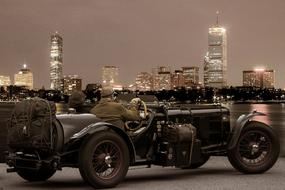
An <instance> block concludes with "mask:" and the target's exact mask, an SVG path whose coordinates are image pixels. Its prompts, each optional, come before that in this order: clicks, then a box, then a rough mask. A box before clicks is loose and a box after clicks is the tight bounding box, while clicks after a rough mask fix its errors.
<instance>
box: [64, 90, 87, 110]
mask: <svg viewBox="0 0 285 190" xmlns="http://www.w3.org/2000/svg"><path fill="white" fill-rule="evenodd" d="M84 101H85V94H84V93H83V92H82V91H73V92H72V93H71V95H70V96H69V100H68V104H69V107H71V108H76V107H78V106H82V105H83V104H84Z"/></svg>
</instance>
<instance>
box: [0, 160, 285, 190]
mask: <svg viewBox="0 0 285 190" xmlns="http://www.w3.org/2000/svg"><path fill="white" fill-rule="evenodd" d="M6 168H7V167H6V165H5V164H0V190H27V189H29V190H37V189H42V190H43V189H44V190H49V189H57V190H64V189H70V190H77V189H78V190H79V189H84V190H89V189H90V190H92V189H93V188H91V187H89V186H88V185H87V184H86V183H85V182H84V181H83V180H82V179H81V176H80V174H79V171H78V169H75V168H64V169H63V170H62V171H58V172H57V173H56V174H55V175H54V176H53V177H52V178H50V179H49V180H48V181H46V182H36V183H30V182H26V181H24V180H23V179H21V178H20V177H19V176H18V175H17V174H16V173H6ZM115 189H123V190H128V189H136V190H140V189H142V190H144V189H148V190H149V189H151V190H168V189H169V190H170V189H171V190H180V189H185V190H186V189H187V190H191V189H193V190H196V189H197V190H235V189H237V190H238V189H239V190H240V189H242V190H255V189H258V190H271V189H272V190H283V189H285V158H279V160H278V161H277V163H276V164H275V165H274V166H273V168H272V169H271V170H269V171H267V172H266V173H264V174H257V175H245V174H241V173H239V172H238V171H236V170H235V169H233V168H232V166H231V165H230V163H229V162H228V160H227V158H225V157H211V158H210V160H209V161H208V162H207V163H206V164H205V165H204V166H202V167H201V168H199V169H195V170H182V169H179V168H174V167H166V168H162V167H158V166H154V167H152V168H131V169H130V170H129V172H128V174H127V176H126V179H125V180H124V181H123V182H122V183H121V184H119V185H118V186H117V187H116V188H115Z"/></svg>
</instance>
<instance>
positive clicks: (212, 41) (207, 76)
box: [204, 12, 227, 88]
mask: <svg viewBox="0 0 285 190" xmlns="http://www.w3.org/2000/svg"><path fill="white" fill-rule="evenodd" d="M218 14H219V13H218V12H217V21H216V24H215V25H214V26H213V27H211V28H209V33H208V52H207V54H206V56H205V60H204V85H205V86H206V87H214V88H222V87H224V86H226V85H227V78H226V73H227V33H226V29H225V28H223V27H221V26H220V25H219V15H218Z"/></svg>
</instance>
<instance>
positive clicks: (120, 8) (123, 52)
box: [0, 0, 285, 88]
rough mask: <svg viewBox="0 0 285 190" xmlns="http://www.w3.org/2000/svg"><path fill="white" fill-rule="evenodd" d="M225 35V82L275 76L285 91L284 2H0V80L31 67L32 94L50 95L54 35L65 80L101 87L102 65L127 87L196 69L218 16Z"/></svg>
mask: <svg viewBox="0 0 285 190" xmlns="http://www.w3.org/2000/svg"><path fill="white" fill-rule="evenodd" d="M217 10H219V11H220V23H221V25H222V26H224V27H225V28H226V29H227V31H228V33H227V35H228V83H229V85H241V84H242V71H243V70H248V69H253V68H255V67H260V66H265V67H266V68H268V69H275V70H276V87H278V88H285V72H284V67H285V61H284V55H285V1H284V0H195V1H194V0H0V34H1V35H0V40H1V41H0V75H10V76H11V79H13V78H14V73H16V72H18V70H19V69H20V68H21V65H22V64H23V63H24V62H26V63H27V64H28V67H29V68H30V69H31V70H32V72H33V73H34V83H35V85H34V86H35V87H42V86H43V85H44V86H45V87H46V88H49V85H50V83H49V61H50V60H49V51H50V35H51V34H52V33H53V32H55V31H58V32H59V33H60V34H61V35H62V37H63V43H64V49H63V51H64V55H63V64H64V65H63V73H64V74H65V75H67V74H78V75H79V76H80V77H81V78H82V79H83V82H84V85H85V84H86V83H94V82H100V78H101V68H102V66H103V65H115V66H118V67H119V68H120V71H119V75H120V80H121V82H122V84H125V85H127V84H130V83H133V82H134V79H135V76H136V74H137V73H138V72H140V71H149V72H150V71H151V68H153V67H156V66H158V65H165V66H170V67H171V68H172V70H174V69H179V68H180V67H182V66H199V67H200V71H201V72H200V73H201V75H200V76H201V77H200V81H203V78H202V73H203V72H202V71H203V62H204V61H203V59H204V56H205V54H206V52H207V40H208V39H207V35H208V34H207V32H208V28H209V27H210V26H212V25H213V24H214V23H215V19H216V15H215V13H216V11H217Z"/></svg>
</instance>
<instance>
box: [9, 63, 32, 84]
mask: <svg viewBox="0 0 285 190" xmlns="http://www.w3.org/2000/svg"><path fill="white" fill-rule="evenodd" d="M14 83H15V85H16V86H23V87H25V88H27V89H29V90H32V89H33V86H34V84H33V73H32V72H31V71H30V70H29V69H28V68H27V65H26V64H24V65H23V68H22V69H21V70H20V71H19V72H18V73H16V74H15V75H14Z"/></svg>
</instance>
